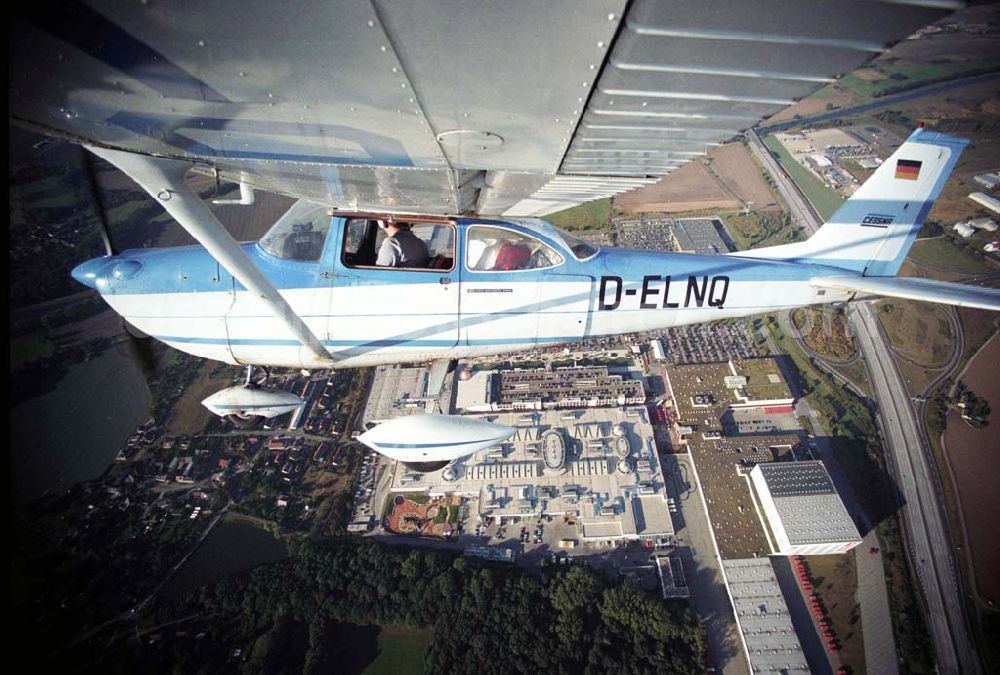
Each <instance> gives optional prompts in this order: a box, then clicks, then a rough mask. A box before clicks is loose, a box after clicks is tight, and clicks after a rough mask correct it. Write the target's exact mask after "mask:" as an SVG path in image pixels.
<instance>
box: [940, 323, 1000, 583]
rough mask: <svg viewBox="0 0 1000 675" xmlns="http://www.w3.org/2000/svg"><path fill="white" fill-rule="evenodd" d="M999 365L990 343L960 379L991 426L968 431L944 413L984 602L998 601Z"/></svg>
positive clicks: (996, 346)
mask: <svg viewBox="0 0 1000 675" xmlns="http://www.w3.org/2000/svg"><path fill="white" fill-rule="evenodd" d="M997 363H1000V338H998V337H997V336H994V337H993V339H992V340H991V341H990V343H989V344H988V345H987V346H986V347H985V348H984V349H983V350H982V351H981V352H980V353H979V355H978V356H977V357H976V359H975V360H974V361H973V362H972V364H970V367H969V369H968V370H967V371H966V374H965V376H964V377H963V378H962V381H963V382H964V383H965V384H966V386H968V387H969V389H971V390H972V391H973V392H975V393H976V395H978V396H983V397H986V398H987V399H989V401H990V407H991V408H992V409H993V411H994V412H993V414H992V415H991V416H990V417H991V425H990V426H989V427H986V428H985V429H974V428H973V427H971V426H969V425H968V424H966V423H965V422H964V421H962V419H961V417H959V415H958V413H956V412H951V413H949V414H948V429H947V431H945V435H944V437H945V443H946V445H947V447H948V458H949V460H950V462H951V466H952V470H953V471H954V472H955V479H956V483H957V484H958V490H959V501H960V503H961V508H962V513H963V515H964V517H965V526H966V531H967V533H968V537H969V547H970V548H971V555H972V564H973V567H974V568H975V571H976V584H977V586H978V589H979V594H980V597H981V598H982V599H983V600H984V601H987V602H996V601H997V600H1000V576H998V575H997V570H1000V519H998V518H997V514H998V513H1000V490H997V477H998V476H1000V433H998V432H997V425H998V424H1000V421H998V417H1000V379H998V378H997V371H996V364H997Z"/></svg>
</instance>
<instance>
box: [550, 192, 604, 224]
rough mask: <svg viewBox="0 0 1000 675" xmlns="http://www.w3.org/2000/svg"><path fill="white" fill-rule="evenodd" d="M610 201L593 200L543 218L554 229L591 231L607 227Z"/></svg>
mask: <svg viewBox="0 0 1000 675" xmlns="http://www.w3.org/2000/svg"><path fill="white" fill-rule="evenodd" d="M611 212H612V207H611V199H610V198H609V199H595V200H594V201H592V202H586V203H585V204H580V205H579V206H574V207H572V208H569V209H566V210H565V211H559V212H558V213H552V214H549V215H547V216H545V220H547V221H549V222H550V223H552V224H553V225H555V226H556V227H561V228H563V229H564V230H593V229H599V228H603V227H607V226H608V223H609V222H610V220H611Z"/></svg>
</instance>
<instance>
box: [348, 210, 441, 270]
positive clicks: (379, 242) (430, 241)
mask: <svg viewBox="0 0 1000 675" xmlns="http://www.w3.org/2000/svg"><path fill="white" fill-rule="evenodd" d="M390 237H391V238H392V239H393V241H392V242H387V239H389V238H390ZM341 259H342V260H343V262H344V265H346V266H347V267H362V268H363V267H383V268H386V269H408V270H450V269H452V268H453V267H454V262H455V226H454V225H451V224H448V223H409V222H403V221H393V222H391V223H390V222H389V221H379V220H374V219H371V220H370V219H364V218H352V219H350V220H348V221H347V223H346V225H345V227H344V246H343V249H342V253H341Z"/></svg>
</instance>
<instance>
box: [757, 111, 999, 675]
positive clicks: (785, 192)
mask: <svg viewBox="0 0 1000 675" xmlns="http://www.w3.org/2000/svg"><path fill="white" fill-rule="evenodd" d="M924 93H926V92H923V93H921V94H920V95H924ZM885 101H886V99H883V100H882V102H883V103H884V102H885ZM840 114H843V111H840ZM746 139H747V142H748V145H749V146H750V149H751V150H752V152H753V153H754V154H755V155H756V156H757V158H758V160H759V161H760V162H761V164H763V166H764V168H765V170H766V171H767V172H768V173H769V174H770V175H771V177H772V178H773V179H774V181H775V185H776V187H777V189H778V191H779V193H781V196H782V198H784V199H785V201H786V203H787V204H788V206H789V210H790V212H791V215H792V218H793V220H795V221H796V222H798V223H799V224H800V225H801V227H802V228H803V230H804V231H805V232H806V233H807V234H812V233H814V232H815V231H816V230H818V229H819V226H820V225H821V224H822V222H821V220H820V219H819V217H818V216H817V214H816V212H815V210H814V209H813V208H812V206H811V205H810V204H809V202H808V200H806V199H805V197H804V196H803V195H802V193H801V191H800V190H799V189H798V187H797V186H796V185H795V183H794V182H793V181H792V180H791V178H790V177H789V176H788V174H786V173H785V171H784V169H783V168H782V167H781V165H780V164H778V162H777V161H775V159H774V158H773V157H772V156H771V153H770V152H769V151H768V149H767V147H765V146H764V144H763V142H762V141H761V140H760V137H759V136H758V135H757V133H756V132H754V131H749V132H747V134H746ZM847 317H848V322H849V323H850V325H851V326H852V328H853V332H854V334H855V335H856V336H857V337H858V348H859V350H860V351H861V354H862V357H863V358H864V359H865V363H866V365H867V368H868V373H869V375H870V377H871V380H872V392H873V394H874V396H875V398H876V400H877V401H878V402H879V407H880V417H881V419H882V424H883V430H884V435H885V440H886V447H887V450H888V451H889V452H888V453H887V456H889V457H890V458H891V459H892V460H893V461H892V462H890V465H891V466H894V473H895V474H896V475H895V477H896V480H897V483H898V485H899V489H900V492H901V493H902V495H903V499H904V502H905V503H904V506H903V515H904V518H903V523H904V525H905V531H906V533H907V538H908V546H907V548H908V552H909V554H910V566H911V568H912V569H913V570H914V571H915V573H916V577H917V578H918V580H919V581H920V585H921V589H922V590H923V592H924V596H925V598H926V603H927V608H928V612H927V615H928V623H929V626H930V631H931V640H932V642H933V644H934V652H935V654H936V656H937V660H938V669H939V670H940V672H942V673H958V672H965V673H970V674H975V675H978V673H980V672H981V667H980V661H979V658H978V657H977V655H976V653H975V651H974V649H973V645H972V641H971V640H970V638H969V632H968V628H967V625H968V624H967V623H966V620H965V615H964V608H963V606H962V602H961V599H960V594H959V589H958V582H957V576H956V574H955V569H956V567H955V562H954V556H953V554H952V550H953V549H952V543H951V540H950V537H949V532H948V528H947V520H946V519H945V518H944V515H943V513H942V512H941V502H942V501H943V497H942V495H941V491H940V483H939V482H938V481H939V477H938V476H937V474H936V473H935V472H934V471H933V470H932V469H931V468H929V462H928V457H929V451H928V449H927V447H926V434H925V433H924V432H923V430H922V427H921V426H920V425H919V424H918V422H917V418H916V415H915V414H914V407H913V404H912V401H911V400H910V398H909V394H908V393H907V390H906V386H905V384H904V383H903V380H902V377H901V376H900V374H899V371H898V370H897V368H896V365H895V361H893V358H892V353H891V352H890V350H889V347H888V345H887V343H886V340H885V338H884V336H883V335H882V333H881V330H880V325H879V323H878V318H877V317H876V316H875V313H874V311H873V310H872V308H871V306H870V304H869V303H866V302H864V303H862V302H858V303H852V305H849V306H848V311H847ZM935 479H937V480H935Z"/></svg>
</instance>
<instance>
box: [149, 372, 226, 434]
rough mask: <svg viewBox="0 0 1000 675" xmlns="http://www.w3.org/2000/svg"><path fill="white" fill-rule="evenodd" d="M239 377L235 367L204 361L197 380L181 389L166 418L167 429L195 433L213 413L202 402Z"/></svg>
mask: <svg viewBox="0 0 1000 675" xmlns="http://www.w3.org/2000/svg"><path fill="white" fill-rule="evenodd" d="M239 377H240V370H239V367H238V366H228V365H223V364H219V363H217V362H215V361H205V362H204V363H203V364H202V365H201V368H200V371H199V374H198V376H197V379H196V380H194V382H192V383H191V385H190V386H188V387H187V389H186V390H185V391H184V395H183V396H182V397H181V399H180V400H179V401H178V402H177V404H176V405H175V406H174V409H173V411H172V412H171V414H170V418H169V419H168V420H167V425H166V426H167V431H168V432H169V433H171V434H174V435H185V434H197V433H201V432H202V431H204V430H205V427H206V426H207V425H208V423H209V421H210V420H212V412H211V411H210V410H209V409H208V408H206V407H205V406H203V405H202V404H201V402H202V401H203V400H204V399H205V398H206V397H208V396H210V395H211V394H213V393H215V392H217V391H219V390H220V389H224V388H226V387H229V386H232V385H233V384H234V383H235V382H236V381H237V380H238V378H239Z"/></svg>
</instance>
